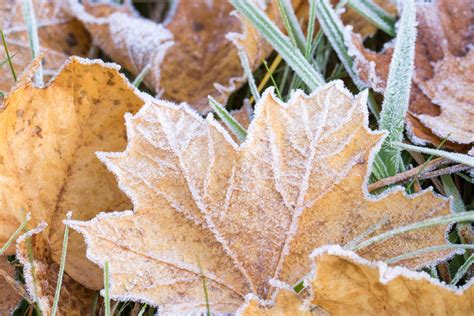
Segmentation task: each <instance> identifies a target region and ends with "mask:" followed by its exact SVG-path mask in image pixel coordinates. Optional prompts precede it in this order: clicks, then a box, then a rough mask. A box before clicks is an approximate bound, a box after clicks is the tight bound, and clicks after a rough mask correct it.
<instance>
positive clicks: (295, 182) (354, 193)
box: [68, 81, 449, 313]
mask: <svg viewBox="0 0 474 316" xmlns="http://www.w3.org/2000/svg"><path fill="white" fill-rule="evenodd" d="M143 97H144V98H145V99H146V104H145V105H144V107H143V108H142V109H141V110H140V112H139V113H137V114H136V115H135V116H132V115H128V116H126V122H127V131H128V137H129V144H128V147H127V150H126V151H124V152H121V153H101V154H99V157H100V159H101V160H102V161H103V162H104V163H105V164H106V165H107V167H108V168H109V169H110V170H111V171H112V172H113V173H115V174H116V176H117V178H118V181H119V186H120V188H121V189H122V190H123V191H124V192H126V194H127V195H128V196H129V197H130V198H131V200H132V202H133V204H134V210H133V211H127V212H117V213H109V214H101V215H98V216H97V217H96V218H94V219H93V220H91V221H88V222H81V221H69V222H68V223H69V225H71V227H73V228H74V229H75V230H77V231H79V232H81V233H82V234H83V235H84V236H85V239H86V242H87V244H88V257H89V258H90V259H91V260H92V261H94V262H96V263H98V264H99V265H101V266H103V265H104V262H105V261H108V262H109V266H110V276H111V295H112V297H113V298H114V299H134V300H143V301H147V302H149V303H151V304H155V305H160V306H161V307H162V308H163V310H162V311H163V312H170V313H178V312H190V311H194V312H197V311H205V308H206V307H205V300H204V294H203V285H202V280H201V279H202V278H201V274H202V275H203V276H204V278H205V279H206V280H207V288H208V293H209V303H210V305H211V308H212V310H213V311H216V312H233V311H235V310H236V309H237V308H238V306H239V305H240V304H241V303H242V302H243V299H244V296H245V295H246V294H248V293H254V294H255V295H257V296H258V297H260V298H262V299H272V297H273V294H274V293H275V291H274V288H273V287H272V286H271V285H270V284H269V280H270V279H272V278H275V279H279V280H282V281H283V282H286V283H288V284H295V283H296V282H297V281H298V280H299V279H300V278H302V277H304V276H305V275H306V274H307V273H308V272H309V271H310V261H309V259H308V256H309V254H310V253H311V251H312V250H313V249H314V248H316V247H319V246H322V245H326V244H343V245H344V244H347V243H349V242H351V241H352V240H354V239H355V238H357V237H359V236H360V235H362V234H364V233H366V232H367V231H369V232H370V230H371V229H372V233H371V234H379V233H381V232H383V231H386V230H389V229H392V228H395V227H398V226H401V225H404V224H408V223H413V222H416V221H420V220H422V219H426V218H430V217H434V216H439V215H442V214H447V213H449V207H448V201H447V200H446V199H443V198H440V197H436V196H435V195H434V194H433V192H432V191H431V190H427V191H424V192H422V193H420V194H417V195H416V196H411V197H408V196H406V194H405V193H404V192H403V190H402V189H401V188H398V189H395V190H392V191H391V192H390V193H387V194H385V195H384V196H383V197H378V198H374V197H371V196H369V195H368V192H367V190H366V181H367V173H368V166H370V164H371V160H372V157H373V155H374V153H375V152H376V151H377V148H378V146H379V145H380V143H381V141H382V139H383V133H381V132H372V131H371V130H370V129H368V126H367V124H368V123H367V120H368V113H367V107H366V98H367V93H362V94H360V95H358V96H355V97H354V96H353V95H351V94H350V93H349V92H348V91H347V90H345V88H344V87H343V85H342V82H341V81H335V82H331V83H329V84H327V85H326V86H324V87H323V88H321V89H319V90H317V91H315V92H314V93H313V94H312V95H310V96H306V95H304V94H302V93H301V92H297V93H295V94H294V95H293V97H292V98H291V100H290V101H288V103H287V104H284V103H281V102H279V101H278V100H277V99H276V97H275V96H274V95H273V92H272V90H267V91H266V92H265V93H264V94H263V96H262V98H261V100H260V101H259V102H258V104H257V106H256V111H255V117H254V119H253V121H252V122H251V125H250V127H249V131H248V139H247V140H246V141H245V142H244V143H243V144H241V145H237V144H236V143H235V142H234V141H233V140H232V138H231V137H230V136H229V134H228V133H227V132H226V131H225V130H224V128H222V126H221V125H219V123H217V122H216V121H215V120H214V118H213V117H212V115H210V116H208V117H207V119H203V118H201V117H200V116H199V115H197V114H196V113H195V112H194V111H192V110H191V109H190V108H189V107H188V106H187V105H186V104H181V105H175V104H172V103H168V102H165V101H156V100H153V99H151V98H149V97H146V96H143ZM371 234H369V235H371ZM443 243H445V227H436V228H429V229H426V230H422V231H416V232H411V233H407V234H404V235H401V236H398V237H395V238H393V239H390V240H387V241H385V242H382V243H380V244H377V245H373V246H371V247H368V248H365V249H363V250H361V251H360V255H362V256H363V257H365V258H369V259H372V260H375V259H377V260H383V259H388V258H391V257H393V256H396V255H400V254H402V253H406V252H409V251H414V250H416V249H419V248H423V247H427V246H433V245H439V244H443ZM442 256H443V253H439V252H438V253H430V254H428V255H423V256H421V257H416V258H413V259H410V260H406V261H404V262H402V264H403V265H405V266H406V267H410V268H417V267H420V266H423V265H426V264H429V263H431V262H433V261H436V260H439V259H440V258H441V257H442Z"/></svg>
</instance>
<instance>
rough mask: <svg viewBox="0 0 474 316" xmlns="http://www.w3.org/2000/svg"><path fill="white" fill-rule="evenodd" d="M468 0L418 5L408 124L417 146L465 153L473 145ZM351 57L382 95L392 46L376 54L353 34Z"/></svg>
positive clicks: (473, 61) (473, 56)
mask: <svg viewBox="0 0 474 316" xmlns="http://www.w3.org/2000/svg"><path fill="white" fill-rule="evenodd" d="M473 18H474V9H472V1H470V0H455V1H447V0H439V1H434V2H427V3H419V4H418V5H417V20H418V24H419V25H418V39H417V43H416V55H415V75H414V77H413V87H412V91H411V99H410V107H409V114H408V116H407V126H408V128H409V131H410V133H411V134H412V136H413V137H412V138H413V140H414V141H415V142H418V143H424V142H430V143H432V144H434V145H439V144H440V143H441V141H442V140H443V139H445V138H446V139H447V140H449V142H447V143H446V144H445V146H446V147H447V148H450V149H454V150H458V151H467V150H469V149H470V148H471V147H472V144H473V143H474V127H473V124H472V122H473V120H474V95H473V94H472V91H471V90H472V89H471V87H472V86H473V84H474V81H473V79H472V76H471V73H472V72H473V71H474V51H473V49H472V45H473V44H474V42H473V38H474V37H473V31H472V25H471V24H472V19H473ZM351 38H352V42H353V43H352V44H353V45H351V46H352V48H353V49H352V50H351V51H352V53H353V54H354V57H355V61H356V67H357V68H358V70H359V72H360V74H361V78H362V79H363V80H364V81H366V83H367V84H368V85H369V86H371V87H372V88H374V89H375V90H377V91H379V92H383V90H384V89H385V85H386V80H387V77H388V71H389V64H390V60H391V58H392V54H393V45H388V46H387V48H386V49H384V50H383V51H382V52H380V53H376V52H373V51H370V50H368V49H366V48H364V46H363V44H362V41H361V39H360V38H359V37H358V36H356V35H352V37H351Z"/></svg>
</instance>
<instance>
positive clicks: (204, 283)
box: [198, 260, 211, 316]
mask: <svg viewBox="0 0 474 316" xmlns="http://www.w3.org/2000/svg"><path fill="white" fill-rule="evenodd" d="M198 266H199V274H200V277H201V281H202V287H203V290H204V300H205V302H206V316H211V307H210V305H209V293H208V290H207V282H206V277H205V276H204V273H203V271H202V266H201V263H200V262H199V260H198Z"/></svg>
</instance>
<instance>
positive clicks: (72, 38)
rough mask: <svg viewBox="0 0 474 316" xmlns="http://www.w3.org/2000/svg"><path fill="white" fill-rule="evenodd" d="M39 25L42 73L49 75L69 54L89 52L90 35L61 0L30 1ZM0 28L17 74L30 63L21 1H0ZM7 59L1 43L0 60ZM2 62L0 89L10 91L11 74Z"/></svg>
mask: <svg viewBox="0 0 474 316" xmlns="http://www.w3.org/2000/svg"><path fill="white" fill-rule="evenodd" d="M32 2H33V5H34V10H35V16H36V19H37V24H38V36H39V41H40V46H41V52H42V53H44V55H45V58H44V61H43V64H44V74H45V75H46V77H47V78H48V77H51V76H52V75H54V74H55V73H56V71H57V69H58V68H59V67H60V66H61V65H62V64H63V63H64V61H65V60H66V58H67V57H69V56H70V55H78V56H85V55H86V54H87V52H88V51H89V47H90V38H89V35H88V33H87V31H86V29H85V28H84V27H83V26H82V25H81V23H80V22H79V21H77V20H76V19H74V18H73V17H71V15H70V14H69V12H68V11H67V8H66V7H65V6H64V3H63V2H62V1H54V0H33V1H32ZM0 29H2V30H3V32H4V34H5V39H6V44H7V47H8V50H9V52H10V55H13V54H15V55H14V57H13V59H12V62H13V67H14V69H15V71H16V73H17V75H19V74H20V73H21V72H22V71H23V70H24V69H25V68H26V67H27V66H28V65H29V64H30V62H31V49H30V44H29V40H28V31H27V27H26V25H25V22H24V18H23V13H22V1H18V0H0ZM0 44H1V43H0ZM5 59H6V56H5V51H4V48H3V44H1V45H0V61H4V60H5ZM8 67H9V66H8V64H4V65H3V66H2V67H1V68H0V70H1V73H2V76H1V77H0V90H1V91H4V92H8V91H10V88H11V87H12V86H13V85H14V79H13V76H12V74H11V72H10V70H9V68H8Z"/></svg>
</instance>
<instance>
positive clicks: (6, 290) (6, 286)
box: [0, 256, 21, 315]
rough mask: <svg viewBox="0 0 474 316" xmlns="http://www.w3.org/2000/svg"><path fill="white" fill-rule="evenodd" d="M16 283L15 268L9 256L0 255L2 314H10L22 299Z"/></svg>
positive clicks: (0, 305) (0, 309) (0, 300)
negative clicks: (9, 260) (8, 258)
mask: <svg viewBox="0 0 474 316" xmlns="http://www.w3.org/2000/svg"><path fill="white" fill-rule="evenodd" d="M15 283H16V281H15V269H14V268H13V266H12V265H11V264H10V262H8V260H7V257H4V256H0V315H10V314H11V313H12V311H13V310H14V309H15V307H16V306H17V305H18V303H20V301H21V296H20V295H19V294H18V293H17V291H16V289H15V287H14V286H13V284H15Z"/></svg>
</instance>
